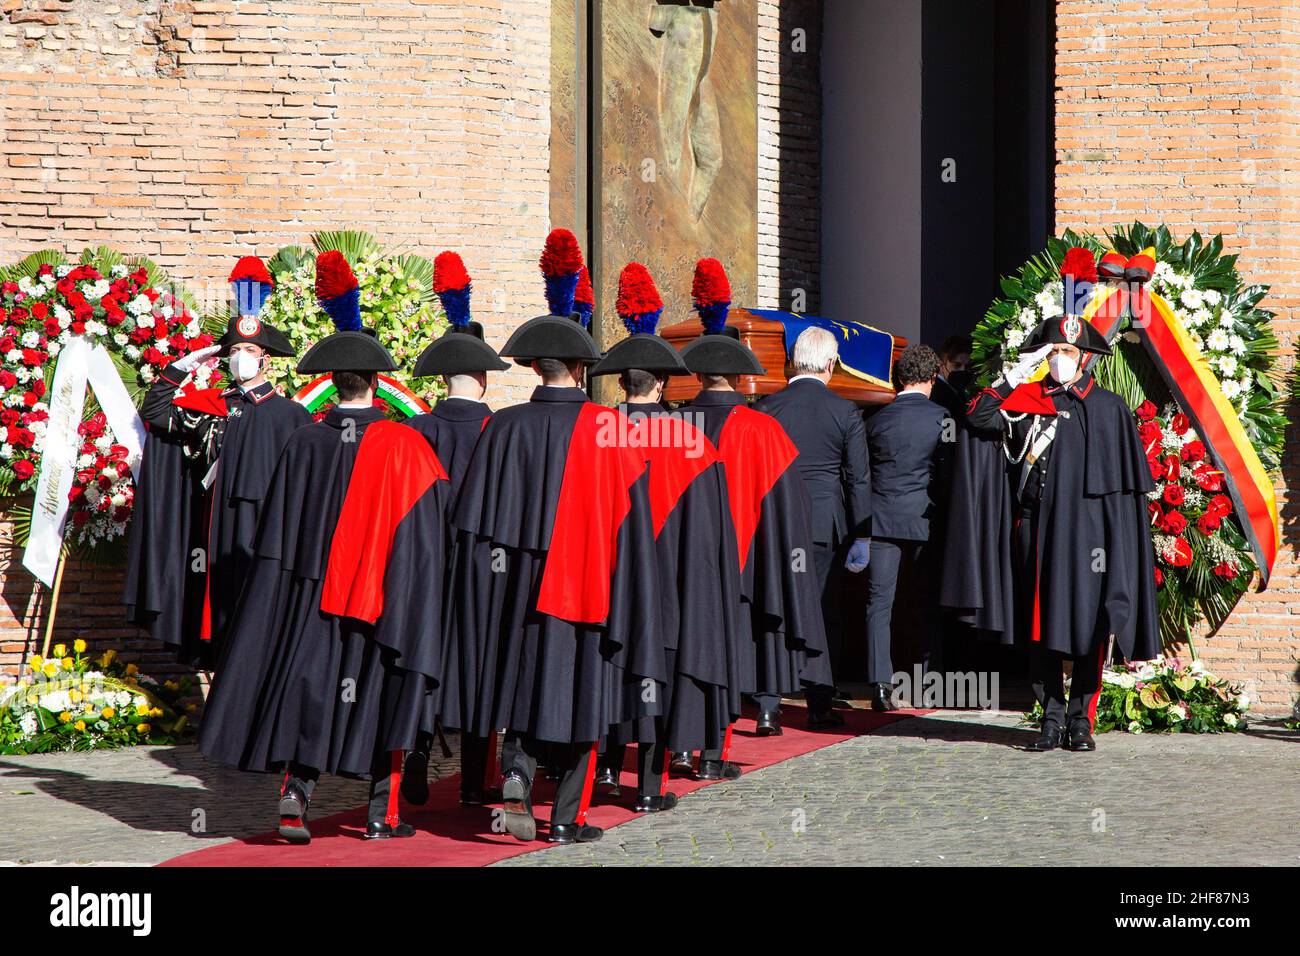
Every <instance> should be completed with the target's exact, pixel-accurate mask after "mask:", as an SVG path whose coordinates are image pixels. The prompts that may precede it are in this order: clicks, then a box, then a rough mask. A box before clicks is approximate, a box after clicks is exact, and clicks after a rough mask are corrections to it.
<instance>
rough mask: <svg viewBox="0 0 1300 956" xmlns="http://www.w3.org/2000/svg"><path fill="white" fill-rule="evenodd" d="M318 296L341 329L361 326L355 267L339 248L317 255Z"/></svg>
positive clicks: (346, 330)
mask: <svg viewBox="0 0 1300 956" xmlns="http://www.w3.org/2000/svg"><path fill="white" fill-rule="evenodd" d="M316 298H317V299H319V300H320V305H321V308H322V309H324V310H325V312H326V313H327V314H328V315H329V317H330V318H331V319H332V320H333V321H334V328H336V329H338V330H339V331H340V332H357V331H359V330H360V329H361V289H360V287H359V286H358V285H357V277H356V276H355V275H353V274H352V267H351V266H350V265H348V260H347V259H346V258H345V257H344V256H343V253H341V252H339V251H338V250H337V249H330V250H329V251H327V252H322V253H321V254H320V255H319V256H317V257H316Z"/></svg>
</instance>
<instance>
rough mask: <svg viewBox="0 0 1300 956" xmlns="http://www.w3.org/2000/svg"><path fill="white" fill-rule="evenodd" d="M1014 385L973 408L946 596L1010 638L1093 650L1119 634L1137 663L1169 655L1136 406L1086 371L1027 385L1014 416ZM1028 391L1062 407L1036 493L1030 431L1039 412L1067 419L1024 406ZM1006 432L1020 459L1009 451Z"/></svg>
mask: <svg viewBox="0 0 1300 956" xmlns="http://www.w3.org/2000/svg"><path fill="white" fill-rule="evenodd" d="M1011 393H1012V389H1011V388H1010V386H1008V385H1005V384H1002V385H999V386H998V387H996V388H990V389H985V390H984V391H983V392H982V393H980V394H979V395H978V396H976V398H975V400H974V401H973V402H972V403H971V406H970V408H969V410H968V413H967V417H966V421H967V427H966V429H965V430H964V431H963V432H962V434H961V435H960V437H959V441H958V445H957V450H956V455H955V456H954V462H953V473H952V490H951V497H950V501H949V522H948V528H947V539H946V542H945V561H944V572H943V582H942V588H941V596H940V601H941V603H942V604H943V605H944V606H946V607H949V608H952V609H953V610H954V611H955V612H956V613H957V615H958V617H959V618H960V619H962V620H963V621H965V622H967V623H969V624H971V625H973V626H974V627H976V628H977V629H979V630H980V631H983V632H986V634H988V635H990V636H993V637H995V638H996V639H998V640H999V641H1000V642H1001V643H1004V644H1012V643H1016V642H1032V641H1035V640H1037V641H1039V642H1041V644H1042V646H1044V647H1046V648H1048V649H1049V650H1053V651H1058V652H1060V653H1063V654H1070V655H1076V656H1083V655H1090V654H1095V653H1096V651H1097V648H1098V647H1099V646H1100V645H1099V643H1098V642H1099V641H1105V640H1107V638H1108V637H1109V636H1110V635H1111V634H1113V635H1114V636H1115V643H1116V645H1117V646H1118V648H1119V649H1120V650H1121V652H1122V653H1123V654H1124V656H1125V658H1127V659H1128V660H1130V661H1136V660H1150V659H1152V658H1154V657H1158V656H1159V655H1160V634H1159V626H1158V611H1157V598H1156V584H1155V564H1154V551H1153V548H1152V544H1151V532H1150V518H1149V514H1148V511H1147V503H1146V495H1147V493H1148V492H1150V491H1152V490H1154V488H1155V485H1154V482H1153V481H1152V479H1151V472H1150V469H1149V467H1148V465H1147V462H1146V457H1145V455H1144V454H1143V452H1142V446H1141V443H1140V441H1139V440H1138V436H1137V428H1136V426H1135V425H1134V423H1133V416H1132V413H1131V412H1130V411H1129V409H1128V407H1127V406H1126V405H1125V404H1124V402H1123V401H1122V400H1121V399H1120V398H1119V396H1118V395H1115V394H1114V393H1113V392H1109V391H1106V390H1105V389H1103V388H1101V387H1100V386H1099V385H1097V384H1096V383H1095V382H1094V381H1093V380H1092V378H1091V376H1090V375H1086V374H1085V376H1084V377H1083V378H1081V379H1080V380H1079V381H1078V382H1076V383H1075V384H1074V385H1073V386H1071V387H1069V388H1067V389H1062V388H1060V387H1059V386H1057V385H1056V384H1055V383H1054V382H1052V381H1051V380H1050V379H1048V380H1044V382H1041V383H1037V382H1036V383H1031V384H1030V385H1026V386H1022V387H1021V390H1020V391H1018V392H1017V399H1016V400H1013V401H1011V402H1010V403H1009V411H1008V414H1010V415H1011V416H1012V417H1013V418H1017V419H1018V420H1017V421H1014V422H1012V421H1008V419H1007V416H1006V415H1004V414H1002V409H1003V404H1004V402H1007V400H1008V397H1009V396H1010V395H1011ZM1026 395H1028V396H1029V398H1028V399H1023V398H1022V396H1026ZM1021 401H1030V402H1042V401H1046V402H1049V403H1050V406H1051V407H1054V408H1055V409H1056V410H1057V411H1058V413H1059V414H1058V415H1056V416H1055V419H1056V422H1057V431H1056V436H1055V438H1054V439H1053V441H1052V443H1051V445H1050V446H1049V451H1048V453H1047V455H1046V457H1045V459H1044V461H1045V463H1046V464H1045V465H1036V466H1034V468H1035V469H1036V473H1035V474H1029V475H1026V476H1023V477H1025V479H1026V480H1025V482H1024V487H1025V490H1024V491H1023V493H1022V492H1021V490H1020V489H1021V486H1022V481H1021V479H1022V474H1021V472H1022V469H1024V468H1025V467H1026V466H1025V464H1024V463H1023V459H1022V458H1021V450H1022V449H1023V447H1024V444H1025V439H1026V437H1027V435H1028V432H1029V429H1030V427H1031V426H1032V424H1033V421H1034V419H1035V418H1036V417H1037V418H1040V419H1041V424H1042V425H1045V424H1046V423H1047V422H1049V421H1051V420H1052V417H1053V416H1051V415H1047V414H1043V415H1035V414H1033V413H1024V414H1023V417H1022V413H1021V412H1019V411H1015V410H1014V409H1015V408H1019V407H1022V406H1021V404H1020V402H1021ZM1023 407H1026V408H1027V407H1031V406H1030V405H1024V406H1023ZM1043 407H1044V408H1046V407H1049V406H1046V405H1045V406H1043ZM1004 439H1005V449H1007V450H1009V451H1010V453H1011V455H1012V457H1015V458H1017V459H1018V460H1020V463H1018V464H1012V463H1011V462H1010V461H1009V459H1008V456H1007V451H1006V450H1004ZM1099 562H1100V563H1099ZM1035 607H1036V608H1037V612H1036V613H1035Z"/></svg>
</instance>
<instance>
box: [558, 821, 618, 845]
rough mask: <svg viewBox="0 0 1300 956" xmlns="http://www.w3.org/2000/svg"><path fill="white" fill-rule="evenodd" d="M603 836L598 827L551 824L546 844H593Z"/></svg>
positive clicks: (578, 824)
mask: <svg viewBox="0 0 1300 956" xmlns="http://www.w3.org/2000/svg"><path fill="white" fill-rule="evenodd" d="M604 835H605V831H604V830H602V829H601V828H600V827H593V826H590V825H589V824H586V823H552V824H551V833H550V836H548V837H547V838H546V842H547V843H566V844H568V843H595V842H596V841H597V840H599V839H600V838H601V837H603V836H604Z"/></svg>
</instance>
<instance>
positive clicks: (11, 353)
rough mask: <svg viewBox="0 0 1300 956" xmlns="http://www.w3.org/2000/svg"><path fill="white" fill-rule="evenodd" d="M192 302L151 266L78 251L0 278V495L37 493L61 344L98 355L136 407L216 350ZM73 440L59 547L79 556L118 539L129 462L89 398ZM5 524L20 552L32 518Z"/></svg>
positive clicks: (40, 257) (38, 257)
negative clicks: (167, 370)
mask: <svg viewBox="0 0 1300 956" xmlns="http://www.w3.org/2000/svg"><path fill="white" fill-rule="evenodd" d="M190 302H191V300H190V298H189V296H188V294H187V293H185V292H184V291H183V290H181V289H179V288H178V287H175V286H173V285H172V283H171V282H170V280H168V278H167V276H166V274H165V273H163V271H162V270H161V269H159V268H158V267H157V266H156V265H154V264H153V263H152V262H150V261H149V260H147V259H142V258H130V259H128V258H126V257H124V256H123V255H121V254H120V253H118V252H115V251H114V250H112V249H108V248H104V247H101V248H98V249H86V250H85V251H83V252H82V253H81V256H80V258H79V260H78V261H76V262H75V263H74V262H70V261H69V260H68V259H67V257H66V256H65V255H64V254H63V253H62V252H59V251H57V250H43V251H40V252H36V253H33V254H32V255H30V256H28V257H27V258H25V259H23V260H22V261H21V262H19V263H17V264H15V265H13V266H10V267H8V268H3V269H0V358H2V359H3V366H0V428H2V429H3V435H2V436H0V437H3V442H0V494H3V495H14V494H20V493H24V492H29V491H32V490H33V489H34V487H35V484H36V478H37V476H38V474H39V472H40V463H41V454H42V451H43V448H44V444H45V433H46V428H47V425H48V421H49V404H48V402H47V392H48V389H49V387H50V383H51V380H52V378H53V375H54V367H55V362H56V360H57V358H58V355H59V353H60V352H61V351H62V350H63V348H64V347H65V346H66V345H67V344H68V342H70V341H71V340H72V339H73V338H74V337H76V336H80V337H82V338H84V339H86V340H88V342H89V343H90V344H91V345H102V346H104V348H105V349H107V351H108V353H109V355H110V356H111V357H112V359H113V362H114V365H115V366H116V368H117V371H118V374H119V375H120V376H121V379H122V383H123V384H124V385H125V386H126V389H127V391H128V393H129V394H130V395H131V397H132V398H133V399H134V400H135V402H136V403H137V405H138V404H139V402H140V400H141V399H142V397H143V394H144V391H145V390H146V389H147V387H148V385H149V384H150V383H151V382H152V381H153V380H154V379H155V378H156V377H157V375H158V373H159V372H160V371H161V369H162V368H163V367H165V366H166V365H167V364H169V363H170V362H173V361H175V359H176V358H177V357H179V356H181V355H184V354H186V353H188V352H191V351H193V350H195V349H200V348H203V347H205V346H208V345H211V344H212V342H213V341H214V337H213V334H212V330H211V329H210V328H209V327H207V326H206V325H205V323H204V322H203V321H202V320H200V319H199V318H198V317H197V316H196V315H195V314H194V313H193V312H192V311H191V305H190ZM203 374H204V375H205V376H206V375H209V374H212V373H210V372H209V371H207V370H205V371H204V373H203ZM200 384H206V383H200ZM78 434H79V436H80V439H81V444H80V447H79V449H78V457H77V461H76V468H77V470H76V473H75V475H74V477H73V482H72V488H71V491H70V492H69V501H70V508H69V515H68V518H69V525H68V527H69V531H68V533H67V535H66V538H65V540H66V542H67V544H68V546H69V547H71V548H73V549H75V550H78V551H81V552H83V553H84V552H92V551H95V550H96V549H98V548H99V546H100V545H102V544H106V543H109V542H114V541H116V540H117V539H121V538H122V537H123V535H124V534H125V532H126V527H127V524H128V522H129V521H130V519H131V513H132V508H133V505H134V501H135V484H134V481H133V479H132V477H131V466H132V465H133V464H134V462H132V461H130V460H129V452H128V449H127V447H126V446H125V445H123V444H121V443H120V442H118V441H117V440H116V436H114V435H113V432H112V429H111V427H110V426H109V424H108V421H107V419H106V417H105V415H104V413H103V412H101V411H99V409H98V407H97V405H96V403H95V401H94V396H93V395H89V396H87V400H86V404H85V411H84V413H83V420H82V423H81V425H80V426H79V427H78ZM13 514H14V517H15V519H16V525H17V536H18V539H19V541H20V543H21V542H22V541H24V540H25V538H26V532H27V529H28V528H29V527H30V524H29V522H30V518H31V512H30V510H28V509H25V508H15V509H13Z"/></svg>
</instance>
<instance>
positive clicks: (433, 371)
mask: <svg viewBox="0 0 1300 956" xmlns="http://www.w3.org/2000/svg"><path fill="white" fill-rule="evenodd" d="M433 291H434V293H435V294H436V295H437V296H438V299H439V300H440V301H441V302H442V310H443V312H445V313H446V314H447V321H448V323H449V325H448V327H447V331H446V332H444V333H443V334H442V335H441V336H439V337H438V338H436V339H434V340H433V342H431V343H430V344H429V346H428V347H427V348H425V350H424V351H423V352H421V353H420V357H419V358H418V359H416V361H415V371H414V374H415V375H416V376H418V377H425V376H429V375H462V374H465V373H468V372H500V371H503V370H504V369H508V368H509V367H510V365H509V363H507V362H503V361H501V358H500V357H499V356H498V355H497V353H496V352H495V351H494V350H493V349H492V346H490V345H488V344H487V343H486V342H485V341H483V326H481V325H480V324H479V323H477V322H473V321H471V320H470V311H469V299H470V279H469V273H468V272H466V271H465V263H464V262H462V261H461V258H460V256H459V255H458V254H456V253H454V252H440V253H438V256H437V258H435V259H434V260H433Z"/></svg>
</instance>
